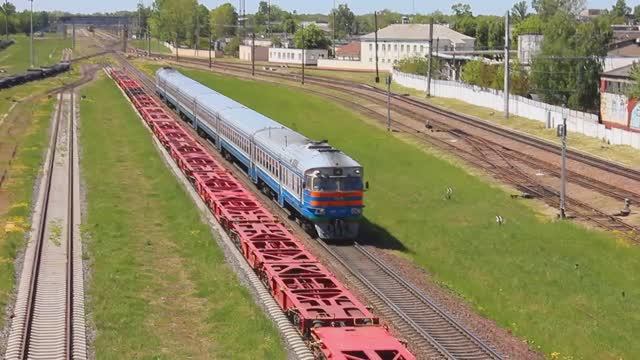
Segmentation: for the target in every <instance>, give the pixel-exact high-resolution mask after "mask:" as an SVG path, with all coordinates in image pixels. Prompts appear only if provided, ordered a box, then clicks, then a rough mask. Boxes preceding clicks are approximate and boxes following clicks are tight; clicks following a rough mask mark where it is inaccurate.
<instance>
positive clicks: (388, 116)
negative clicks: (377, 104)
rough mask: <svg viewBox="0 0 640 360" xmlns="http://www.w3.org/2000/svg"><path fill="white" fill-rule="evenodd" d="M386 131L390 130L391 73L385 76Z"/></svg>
mask: <svg viewBox="0 0 640 360" xmlns="http://www.w3.org/2000/svg"><path fill="white" fill-rule="evenodd" d="M387 131H391V74H389V75H388V76H387Z"/></svg>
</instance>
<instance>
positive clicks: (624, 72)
mask: <svg viewBox="0 0 640 360" xmlns="http://www.w3.org/2000/svg"><path fill="white" fill-rule="evenodd" d="M633 65H634V64H631V65H627V66H623V67H619V68H616V69H613V70H609V71H607V72H605V73H602V76H604V77H612V78H620V79H629V78H631V68H632V67H633Z"/></svg>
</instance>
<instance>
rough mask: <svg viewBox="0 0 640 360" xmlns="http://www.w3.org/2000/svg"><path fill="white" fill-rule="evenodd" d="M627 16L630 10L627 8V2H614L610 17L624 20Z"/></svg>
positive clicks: (622, 0)
mask: <svg viewBox="0 0 640 360" xmlns="http://www.w3.org/2000/svg"><path fill="white" fill-rule="evenodd" d="M629 15H631V8H630V7H628V6H627V2H626V1H625V0H618V1H616V4H615V5H613V8H612V9H611V16H614V17H618V18H626V17H627V16H629Z"/></svg>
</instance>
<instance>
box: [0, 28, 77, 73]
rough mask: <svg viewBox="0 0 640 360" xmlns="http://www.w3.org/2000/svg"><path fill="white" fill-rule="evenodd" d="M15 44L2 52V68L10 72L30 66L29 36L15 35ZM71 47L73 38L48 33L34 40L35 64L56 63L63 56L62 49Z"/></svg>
mask: <svg viewBox="0 0 640 360" xmlns="http://www.w3.org/2000/svg"><path fill="white" fill-rule="evenodd" d="M12 38H13V39H14V40H15V41H16V43H15V44H13V45H11V46H9V47H8V48H7V49H5V50H3V51H1V52H0V68H2V69H4V70H5V71H7V73H9V74H15V73H21V72H24V71H25V70H26V69H28V68H29V37H28V36H25V35H15V36H12ZM70 47H71V38H67V39H63V38H62V37H61V36H56V35H50V34H47V36H46V37H44V38H35V39H34V41H33V49H34V50H33V52H34V65H35V66H36V67H40V66H48V65H52V64H55V63H57V62H59V61H60V59H61V58H62V50H63V49H64V48H70Z"/></svg>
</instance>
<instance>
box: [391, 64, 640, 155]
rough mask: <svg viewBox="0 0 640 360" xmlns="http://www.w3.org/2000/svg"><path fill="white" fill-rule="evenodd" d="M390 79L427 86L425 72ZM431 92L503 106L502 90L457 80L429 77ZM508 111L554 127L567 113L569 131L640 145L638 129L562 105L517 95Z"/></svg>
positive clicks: (395, 74) (397, 73) (423, 88)
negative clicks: (609, 126)
mask: <svg viewBox="0 0 640 360" xmlns="http://www.w3.org/2000/svg"><path fill="white" fill-rule="evenodd" d="M393 80H394V81H395V82H397V83H398V84H400V85H402V86H405V87H408V88H412V89H416V90H420V91H426V90H427V78H426V77H425V76H421V75H414V74H407V73H402V72H400V71H397V70H394V71H393ZM431 95H433V96H437V97H444V98H452V99H458V100H461V101H464V102H467V103H470V104H473V105H477V106H483V107H487V108H491V109H494V110H496V111H503V110H504V97H503V92H502V91H498V90H493V89H484V88H481V87H478V86H472V85H467V84H464V83H461V82H457V81H447V80H432V81H431ZM509 111H510V113H511V114H513V115H517V116H521V117H524V118H528V119H533V120H537V121H540V122H543V123H545V124H546V126H547V127H549V128H555V127H556V126H557V125H558V124H561V123H562V118H563V116H566V117H567V129H568V130H569V131H570V132H575V133H579V134H583V135H586V136H590V137H595V138H599V139H602V140H603V141H606V142H608V143H610V144H613V145H629V146H632V147H634V148H636V149H640V133H636V132H632V131H627V130H623V129H606V128H605V126H604V125H602V124H599V123H598V117H597V116H596V115H594V114H589V113H584V112H580V111H575V110H569V109H564V108H561V107H559V106H554V105H550V104H546V103H543V102H539V101H534V100H531V99H527V98H524V97H522V96H517V95H511V96H510V97H509Z"/></svg>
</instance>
